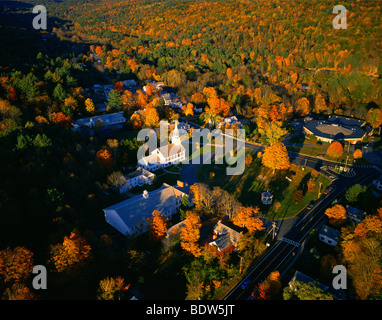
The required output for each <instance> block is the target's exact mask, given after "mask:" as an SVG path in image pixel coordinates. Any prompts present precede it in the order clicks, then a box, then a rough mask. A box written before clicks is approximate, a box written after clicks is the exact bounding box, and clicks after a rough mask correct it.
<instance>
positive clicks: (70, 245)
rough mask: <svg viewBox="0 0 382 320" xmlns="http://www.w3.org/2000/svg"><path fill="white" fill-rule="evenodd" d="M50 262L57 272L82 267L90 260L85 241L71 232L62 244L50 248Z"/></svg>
mask: <svg viewBox="0 0 382 320" xmlns="http://www.w3.org/2000/svg"><path fill="white" fill-rule="evenodd" d="M51 255H52V262H53V263H54V266H55V268H56V270H57V271H58V272H63V271H68V270H72V269H76V268H80V267H82V266H83V265H84V264H85V263H86V262H87V261H88V260H89V259H90V258H91V247H90V245H89V244H88V243H87V241H86V239H85V238H83V237H81V236H80V235H78V234H76V233H74V232H72V233H71V234H70V236H69V237H65V238H64V241H63V243H59V244H56V245H54V246H52V247H51Z"/></svg>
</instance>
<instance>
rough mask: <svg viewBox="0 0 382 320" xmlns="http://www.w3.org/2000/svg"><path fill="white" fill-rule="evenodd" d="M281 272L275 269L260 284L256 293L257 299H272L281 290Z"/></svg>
mask: <svg viewBox="0 0 382 320" xmlns="http://www.w3.org/2000/svg"><path fill="white" fill-rule="evenodd" d="M281 287H282V284H281V277H280V272H278V271H274V272H271V273H270V274H269V276H268V277H267V278H266V279H265V280H264V281H263V282H262V283H261V284H260V285H259V288H258V290H257V292H256V294H255V299H257V300H271V299H272V298H275V297H276V296H277V295H278V294H279V293H280V292H281Z"/></svg>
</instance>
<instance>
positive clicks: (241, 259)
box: [239, 256, 243, 274]
mask: <svg viewBox="0 0 382 320" xmlns="http://www.w3.org/2000/svg"><path fill="white" fill-rule="evenodd" d="M239 257H240V270H239V274H241V264H242V261H243V257H242V256H239Z"/></svg>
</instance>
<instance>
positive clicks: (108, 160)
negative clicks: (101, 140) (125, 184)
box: [96, 147, 113, 167]
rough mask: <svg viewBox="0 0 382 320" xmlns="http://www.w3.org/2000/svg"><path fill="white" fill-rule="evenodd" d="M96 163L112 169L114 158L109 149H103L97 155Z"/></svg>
mask: <svg viewBox="0 0 382 320" xmlns="http://www.w3.org/2000/svg"><path fill="white" fill-rule="evenodd" d="M96 162H97V164H98V165H100V166H102V167H111V166H112V165H113V156H112V154H111V152H110V150H109V149H108V148H107V147H102V149H101V150H99V151H98V152H97V154H96Z"/></svg>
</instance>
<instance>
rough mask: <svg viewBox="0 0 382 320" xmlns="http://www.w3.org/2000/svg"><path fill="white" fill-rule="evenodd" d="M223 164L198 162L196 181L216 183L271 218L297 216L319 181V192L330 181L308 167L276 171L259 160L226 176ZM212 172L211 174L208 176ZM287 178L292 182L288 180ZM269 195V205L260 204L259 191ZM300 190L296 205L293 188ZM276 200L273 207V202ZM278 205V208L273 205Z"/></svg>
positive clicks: (317, 189) (215, 184)
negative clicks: (266, 191)
mask: <svg viewBox="0 0 382 320" xmlns="http://www.w3.org/2000/svg"><path fill="white" fill-rule="evenodd" d="M225 169H226V165H214V164H211V165H201V166H200V167H199V168H198V170H197V172H196V176H197V178H198V180H199V181H200V182H203V183H206V184H208V185H209V186H210V187H211V188H213V187H214V186H220V187H221V188H223V189H225V190H227V191H228V192H230V193H232V194H234V195H236V197H237V199H238V200H239V201H240V202H241V203H242V204H243V205H246V206H258V207H259V208H260V210H261V212H262V214H264V215H265V216H266V217H268V218H272V219H284V218H289V217H293V216H295V215H297V214H298V213H299V212H300V211H301V210H302V209H303V208H305V207H306V206H307V205H308V204H309V203H310V201H312V200H316V199H317V196H318V192H319V188H320V186H319V183H321V192H323V191H324V190H325V188H327V187H328V186H329V185H330V183H331V181H330V180H329V179H328V178H326V177H325V176H323V175H321V174H318V175H317V177H314V176H313V175H312V169H310V168H305V170H302V167H298V166H294V165H292V167H291V168H290V170H288V171H283V172H276V173H275V174H274V175H273V170H270V169H268V168H266V167H264V166H262V164H261V160H260V159H256V158H255V159H254V161H253V162H252V163H251V165H249V166H246V169H245V171H244V173H243V174H242V175H238V176H227V175H226V173H225ZM210 172H213V173H214V176H213V178H212V176H211V175H210ZM287 177H288V178H290V179H291V180H292V181H289V180H288V179H287ZM310 178H312V179H314V187H313V188H311V190H307V189H308V188H307V181H308V180H309V179H310ZM267 189H269V191H270V192H271V193H272V194H273V203H272V205H270V206H267V205H263V204H262V203H261V194H262V192H264V191H265V190H267ZM297 189H301V190H303V194H304V197H303V199H302V201H301V202H300V203H298V204H296V203H294V202H293V201H292V194H293V192H294V191H295V190H297ZM277 202H278V203H279V204H278V205H276V206H275V203H277ZM277 206H279V208H277Z"/></svg>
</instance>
